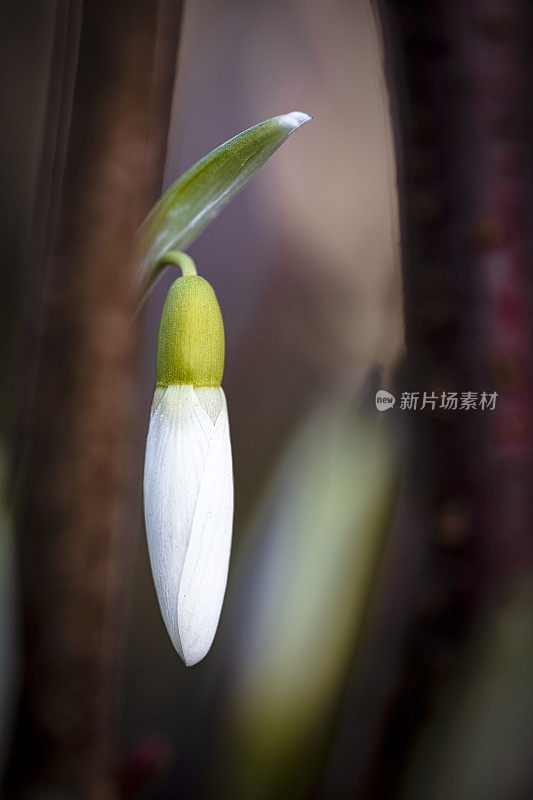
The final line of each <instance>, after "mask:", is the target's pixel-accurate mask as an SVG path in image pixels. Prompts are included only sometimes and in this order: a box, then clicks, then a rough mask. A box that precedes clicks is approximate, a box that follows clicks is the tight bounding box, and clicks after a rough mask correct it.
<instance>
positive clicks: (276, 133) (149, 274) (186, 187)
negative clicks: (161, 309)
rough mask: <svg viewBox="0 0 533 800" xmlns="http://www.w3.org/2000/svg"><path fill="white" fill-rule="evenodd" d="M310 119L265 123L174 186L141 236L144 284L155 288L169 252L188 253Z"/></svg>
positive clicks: (296, 116) (295, 115) (299, 116)
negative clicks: (188, 248) (226, 208)
mask: <svg viewBox="0 0 533 800" xmlns="http://www.w3.org/2000/svg"><path fill="white" fill-rule="evenodd" d="M308 119H311V118H310V117H309V115H308V114H304V113H303V112H300V111H293V112H291V113H290V114H283V115H281V116H279V117H273V118H272V119H268V120H266V122H261V123H259V125H254V127H253V128H249V129H248V130H246V131H244V132H243V133H240V134H239V135H238V136H235V137H234V138H233V139H230V140H229V141H227V142H225V143H224V144H222V145H220V147H217V148H216V150H212V151H211V153H209V154H208V155H207V156H205V157H204V158H202V159H201V161H198V162H197V163H196V164H195V165H194V166H193V167H191V168H190V169H189V170H187V172H185V174H184V175H182V176H181V177H180V178H178V180H177V181H176V182H175V183H174V184H173V185H172V186H171V187H170V189H169V190H168V191H167V192H166V193H165V194H164V195H163V197H162V198H161V199H160V200H159V202H158V203H157V204H156V205H155V206H154V208H153V209H152V211H151V212H150V214H149V216H148V217H147V218H146V220H145V222H144V223H143V225H142V227H141V230H140V232H139V237H138V259H139V263H140V281H141V284H142V286H143V289H144V291H147V290H148V289H149V288H150V285H151V284H152V283H153V281H154V280H155V278H156V277H157V274H158V272H159V270H160V268H161V266H162V265H161V264H160V263H159V262H160V259H161V257H162V256H163V255H164V253H165V252H166V251H167V250H170V249H174V250H184V249H185V248H186V247H188V246H189V245H190V244H191V243H192V242H193V241H194V240H195V239H196V238H197V237H198V236H199V235H200V233H201V232H202V231H203V229H204V228H205V227H206V226H207V225H208V224H209V223H210V222H211V221H212V220H213V219H214V218H215V217H216V216H217V215H218V214H219V213H220V212H221V211H222V209H223V208H224V207H225V206H227V204H228V203H229V202H230V200H231V199H232V198H233V197H234V196H235V195H236V194H237V192H238V191H239V190H240V189H242V187H243V186H244V184H245V183H246V182H247V181H248V180H249V179H250V178H251V177H252V176H253V175H254V174H255V172H257V170H258V169H259V168H260V167H262V166H263V164H264V163H265V161H267V160H268V159H269V158H270V156H271V155H272V154H273V153H275V152H276V150H277V149H278V147H281V145H282V144H283V142H285V140H286V139H287V138H288V137H289V136H290V135H291V133H292V132H293V131H295V130H296V129H297V128H299V127H300V125H302V124H303V123H304V122H307V120H308Z"/></svg>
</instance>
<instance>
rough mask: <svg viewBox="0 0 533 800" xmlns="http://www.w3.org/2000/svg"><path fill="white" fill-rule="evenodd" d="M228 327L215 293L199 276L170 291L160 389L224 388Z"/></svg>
mask: <svg viewBox="0 0 533 800" xmlns="http://www.w3.org/2000/svg"><path fill="white" fill-rule="evenodd" d="M223 372H224V324H223V322H222V314H221V313H220V307H219V305H218V301H217V298H216V296H215V293H214V291H213V289H212V288H211V286H210V285H209V283H208V282H207V281H206V280H204V278H200V277H199V276H198V275H194V276H186V277H182V278H178V279H177V280H176V281H174V283H173V284H172V286H171V287H170V290H169V293H168V295H167V299H166V300H165V305H164V306H163V313H162V315H161V324H160V326H159V339H158V342H157V385H158V386H161V387H166V386H169V385H171V384H176V383H183V384H192V386H197V387H200V386H220V384H221V382H222V373H223Z"/></svg>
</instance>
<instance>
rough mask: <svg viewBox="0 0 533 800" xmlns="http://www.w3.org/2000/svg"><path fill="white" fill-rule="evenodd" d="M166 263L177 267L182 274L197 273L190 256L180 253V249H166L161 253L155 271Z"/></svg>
mask: <svg viewBox="0 0 533 800" xmlns="http://www.w3.org/2000/svg"><path fill="white" fill-rule="evenodd" d="M168 265H173V266H175V267H179V268H180V269H181V271H182V273H183V275H184V276H191V275H198V273H197V272H196V265H195V263H194V261H193V260H192V258H191V257H190V256H188V255H187V253H182V252H181V250H167V252H166V253H163V255H162V256H161V258H160V259H159V260H158V262H157V265H156V272H159V271H160V270H162V269H163V267H166V266H168Z"/></svg>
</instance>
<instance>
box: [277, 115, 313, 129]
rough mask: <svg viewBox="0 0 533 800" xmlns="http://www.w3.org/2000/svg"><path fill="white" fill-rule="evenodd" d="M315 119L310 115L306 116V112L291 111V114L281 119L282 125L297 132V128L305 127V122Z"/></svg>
mask: <svg viewBox="0 0 533 800" xmlns="http://www.w3.org/2000/svg"><path fill="white" fill-rule="evenodd" d="M310 119H313V118H312V117H311V116H310V115H309V114H306V113H305V112H304V111H291V112H290V114H283V116H281V117H280V118H279V121H280V124H281V125H285V126H286V127H287V128H290V129H291V133H292V131H295V130H296V128H299V127H300V125H303V124H304V122H307V121H308V120H310Z"/></svg>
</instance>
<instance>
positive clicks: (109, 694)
mask: <svg viewBox="0 0 533 800" xmlns="http://www.w3.org/2000/svg"><path fill="white" fill-rule="evenodd" d="M68 8H69V12H70V14H71V15H72V17H71V18H72V19H75V20H76V24H75V25H70V26H63V27H62V29H61V31H62V35H63V36H65V35H66V36H68V37H76V38H77V41H76V42H75V44H74V48H73V45H72V41H69V42H67V45H68V46H67V47H66V48H65V49H66V50H68V51H69V52H72V50H73V49H74V50H76V49H77V53H78V58H77V67H76V77H75V82H74V84H73V91H72V93H71V97H68V96H67V97H64V98H63V99H62V102H64V103H66V104H67V109H68V112H69V113H68V118H69V124H68V126H67V129H66V131H65V141H64V142H62V143H61V146H62V147H64V169H63V170H62V175H61V177H60V179H58V180H56V181H55V185H53V186H52V190H53V196H52V200H51V213H50V214H49V221H48V222H47V232H46V237H45V238H46V239H47V246H46V248H45V249H46V258H45V269H44V272H45V282H44V288H43V296H42V303H43V306H44V313H43V318H44V325H43V332H42V335H41V336H40V337H39V354H38V359H37V365H36V370H35V374H36V379H35V392H34V397H33V403H32V404H31V405H32V408H33V412H32V417H31V424H30V425H29V426H27V427H29V429H30V440H29V446H28V450H27V455H26V458H25V460H24V473H23V482H22V490H21V496H20V503H19V507H20V513H19V518H18V536H19V544H20V546H19V575H20V588H21V594H22V606H23V645H24V667H25V672H24V679H23V685H22V695H21V704H20V711H19V715H18V719H17V725H16V730H15V735H14V740H13V747H12V754H11V759H10V764H9V770H8V775H7V787H6V796H9V797H24V798H33V797H44V796H50V797H52V796H54V797H56V796H57V797H62V798H70V797H72V798H112V797H116V792H115V786H114V778H113V769H112V763H111V761H112V759H111V737H112V731H113V717H114V713H113V712H114V707H113V706H114V695H115V692H114V687H113V671H114V670H113V664H114V661H115V659H116V651H117V645H118V642H117V628H118V621H119V619H120V613H121V597H122V590H123V582H124V580H123V576H124V560H123V559H124V553H125V550H126V545H127V541H128V537H131V535H132V526H131V524H130V523H131V517H132V514H131V508H132V505H133V506H134V507H136V499H135V497H133V498H132V492H131V490H132V485H131V471H132V470H131V464H130V463H129V461H130V457H131V452H132V448H131V441H132V413H131V412H132V409H133V408H134V399H135V374H136V368H135V365H136V359H135V345H136V340H137V336H138V334H137V331H136V329H135V328H134V327H133V326H132V312H133V307H134V301H135V297H134V295H135V286H134V281H135V277H136V270H135V265H134V264H133V263H132V251H133V244H134V238H135V233H136V231H137V229H138V227H139V225H140V223H141V222H142V220H143V218H144V216H145V215H146V213H147V212H148V210H149V207H150V205H151V204H152V203H153V202H154V200H155V199H156V197H157V195H158V193H159V191H160V187H161V178H162V171H163V164H164V157H165V151H166V138H167V131H168V123H169V114H170V101H171V92H172V85H173V80H174V72H175V60H176V50H177V41H178V30H179V18H180V3H179V2H177V1H176V0H160V2H150V1H149V0H118V1H117V2H112V3H109V2H104V0H92V1H91V2H90V3H86V4H84V5H83V8H81V7H80V6H79V5H78V4H77V3H75V2H72V3H70V4H69V5H68ZM60 44H61V43H58V42H56V45H55V46H56V47H59V46H60ZM62 45H63V47H64V45H65V42H63V43H62ZM63 111H65V109H63ZM57 157H58V158H59V159H60V157H61V153H59V154H57ZM39 199H40V198H38V201H37V202H39ZM23 427H24V426H23ZM136 466H137V467H138V471H139V473H140V470H141V464H140V463H138V464H137V465H136Z"/></svg>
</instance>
